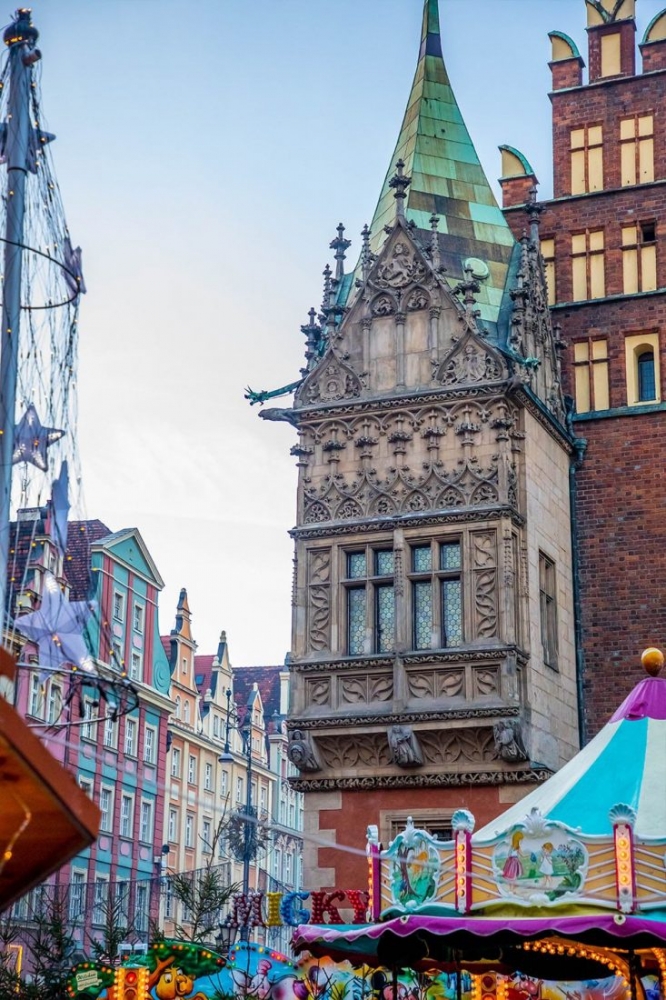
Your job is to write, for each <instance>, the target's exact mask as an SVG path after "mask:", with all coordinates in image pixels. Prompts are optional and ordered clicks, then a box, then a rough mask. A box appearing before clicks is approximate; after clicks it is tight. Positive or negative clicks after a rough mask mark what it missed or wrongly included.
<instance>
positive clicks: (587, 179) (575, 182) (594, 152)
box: [570, 125, 604, 194]
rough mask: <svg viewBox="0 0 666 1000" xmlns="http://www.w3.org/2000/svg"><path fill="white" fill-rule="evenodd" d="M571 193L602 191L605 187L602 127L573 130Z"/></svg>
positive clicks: (588, 126) (590, 126)
mask: <svg viewBox="0 0 666 1000" xmlns="http://www.w3.org/2000/svg"><path fill="white" fill-rule="evenodd" d="M570 149H571V193H572V194H586V193H587V192H588V191H601V190H602V188H603V186H604V147H603V129H602V127H601V125H584V126H583V127H582V128H575V129H572V130H571V135H570Z"/></svg>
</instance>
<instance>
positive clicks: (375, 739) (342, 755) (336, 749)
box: [318, 733, 391, 770]
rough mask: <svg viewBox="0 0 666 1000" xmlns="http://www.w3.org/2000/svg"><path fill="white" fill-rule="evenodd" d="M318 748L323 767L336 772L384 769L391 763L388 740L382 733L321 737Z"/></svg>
mask: <svg viewBox="0 0 666 1000" xmlns="http://www.w3.org/2000/svg"><path fill="white" fill-rule="evenodd" d="M318 747H319V751H320V753H321V758H322V761H323V762H324V763H325V765H326V766H327V767H330V768H335V769H336V770H346V769H349V768H354V767H386V765H387V764H390V763H391V754H390V750H389V745H388V739H387V738H386V736H385V734H383V733H359V734H357V735H354V736H349V735H336V736H328V737H327V736H322V737H321V739H320V740H318Z"/></svg>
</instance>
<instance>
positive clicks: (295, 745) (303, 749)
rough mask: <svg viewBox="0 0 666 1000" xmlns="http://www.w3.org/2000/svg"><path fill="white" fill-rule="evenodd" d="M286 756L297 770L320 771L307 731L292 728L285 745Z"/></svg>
mask: <svg viewBox="0 0 666 1000" xmlns="http://www.w3.org/2000/svg"><path fill="white" fill-rule="evenodd" d="M287 756H288V757H289V760H290V761H291V762H292V764H295V765H296V767H297V768H298V770H299V771H321V763H320V761H319V759H318V757H317V752H316V750H315V747H314V743H313V742H312V740H311V739H310V736H309V734H308V733H304V732H302V731H301V730H300V729H294V731H293V732H292V733H291V736H290V738H289V743H288V745H287Z"/></svg>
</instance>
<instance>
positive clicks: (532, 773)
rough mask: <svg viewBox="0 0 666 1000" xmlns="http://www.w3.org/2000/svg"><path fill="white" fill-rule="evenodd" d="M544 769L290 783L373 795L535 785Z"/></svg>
mask: <svg viewBox="0 0 666 1000" xmlns="http://www.w3.org/2000/svg"><path fill="white" fill-rule="evenodd" d="M552 773H553V772H552V771H549V770H548V769H547V768H543V769H541V768H539V769H537V770H533V769H532V768H530V767H525V768H521V769H520V770H518V769H516V770H515V771H502V770H494V771H491V770H483V769H480V770H466V771H435V772H434V773H433V774H429V773H428V772H425V773H424V772H423V771H420V770H416V771H413V772H411V773H410V772H406V773H402V774H376V775H369V774H366V775H362V776H360V777H353V778H302V779H300V780H298V779H297V780H296V781H294V783H293V788H294V789H295V791H297V792H324V791H332V790H336V789H340V790H343V789H350V790H352V791H373V790H374V789H385V788H460V787H463V788H465V787H468V786H469V785H475V786H476V785H480V786H485V785H523V784H529V785H538V784H542V782H544V781H547V780H548V778H550V777H551V776H552Z"/></svg>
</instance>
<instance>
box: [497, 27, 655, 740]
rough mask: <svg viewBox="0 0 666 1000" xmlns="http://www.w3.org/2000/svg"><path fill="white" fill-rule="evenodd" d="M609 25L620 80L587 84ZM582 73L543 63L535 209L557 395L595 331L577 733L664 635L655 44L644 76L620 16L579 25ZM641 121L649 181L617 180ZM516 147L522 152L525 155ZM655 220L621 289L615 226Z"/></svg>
mask: <svg viewBox="0 0 666 1000" xmlns="http://www.w3.org/2000/svg"><path fill="white" fill-rule="evenodd" d="M617 31H619V32H620V61H621V65H620V70H621V72H620V74H619V75H617V76H613V77H606V78H600V74H601V58H600V49H601V39H602V37H603V36H604V35H607V34H609V33H612V32H617ZM588 40H589V67H590V72H589V79H590V80H591V81H592V82H591V83H588V84H586V85H580V86H578V85H576V83H577V78H578V74H579V72H580V64H579V61H578V60H577V59H567V60H561V61H559V62H554V63H552V64H551V68H552V70H553V86H554V88H555V89H554V90H553V92H552V93H551V100H552V105H553V150H554V156H553V162H554V198H553V199H552V200H551V201H547V202H544V203H542V208H543V211H542V215H541V235H542V238H544V239H549V240H554V243H555V283H556V289H555V303H556V304H555V305H554V307H553V319H554V322H555V323H559V324H560V325H561V327H562V336H563V338H564V340H565V341H566V342H567V344H568V350H567V351H566V353H565V357H564V373H563V378H564V382H565V387H566V392H567V393H568V394H569V395H570V396H572V397H574V396H575V379H574V370H573V367H574V360H575V345H576V343H578V342H580V341H587V340H588V339H592V340H595V339H603V340H605V341H606V342H607V348H608V383H609V385H608V389H609V403H608V407H607V408H604V409H603V410H594V409H592V410H591V411H590V412H587V413H582V414H574V418H573V427H574V431H575V433H576V435H577V436H578V437H580V438H584V439H585V440H586V441H587V448H586V450H585V456H584V460H583V462H582V465H581V466H580V468H579V469H578V471H577V472H576V476H575V480H576V486H575V516H576V524H575V528H574V531H575V537H576V543H577V544H576V550H577V557H578V572H579V581H580V631H581V640H582V641H581V647H580V654H581V660H580V663H579V666H580V669H581V675H582V678H581V679H582V685H583V692H584V698H583V710H584V731H585V736H586V738H587V739H589V738H590V737H591V736H592V735H594V733H595V732H596V731H597V730H598V729H599V728H600V727H601V726H602V725H603V724H604V723H605V722H606V721H607V719H608V717H609V715H610V713H611V712H612V711H613V710H614V708H616V707H617V704H618V701H619V700H620V698H621V697H623V696H624V695H625V694H626V693H627V692H628V691H629V690H630V688H631V687H632V685H633V684H634V683H635V681H636V680H637V679H639V678H640V675H641V671H640V665H639V654H640V651H641V650H642V649H643V648H644V647H645V646H647V645H651V644H656V645H663V644H664V642H665V641H666V606H665V604H666V602H665V601H664V595H663V584H662V580H663V578H664V575H665V573H666V519H665V518H664V477H663V472H662V466H661V458H660V456H661V455H662V454H663V448H665V447H666V405H665V404H664V402H663V400H664V398H665V392H666V386H665V384H664V373H665V370H666V367H665V366H666V353H665V348H666V251H665V250H664V247H663V244H664V239H665V238H666V127H665V126H666V120H665V117H664V111H663V108H664V99H665V98H666V42H664V41H656V42H652V43H649V44H646V45H642V46H641V54H642V56H643V66H644V72H643V73H639V74H638V75H635V43H636V39H635V23H634V21H633V20H628V21H624V22H621V23H618V24H609V25H603V26H599V27H593V28H588ZM633 115H652V116H653V120H654V181H651V182H649V183H638V184H634V185H631V184H628V185H625V186H624V187H623V186H622V175H621V154H620V145H621V144H620V121H621V120H622V119H623V118H629V117H631V116H633ZM598 125H601V126H602V129H603V184H602V185H601V189H600V190H594V191H591V192H590V193H585V194H579V195H571V183H572V182H571V131H572V130H573V129H581V128H582V127H583V126H587V127H593V126H598ZM528 153H529V151H528ZM503 187H504V204H505V212H506V215H507V218H508V220H509V222H510V224H511V225H512V228H513V229H514V231H515V233H516V235H518V236H519V235H520V233H521V232H522V230H523V229H524V227H525V213H524V208H523V207H522V206H517V205H516V204H515V191H516V187H515V185H513V186H510V187H509V186H507V185H506V183H504V184H503ZM633 223H636V224H637V225H638V226H639V229H640V224H641V223H643V224H644V225H648V226H651V225H652V223H654V224H656V232H655V236H656V259H657V263H656V289H655V290H651V291H645V292H642V293H641V292H639V293H637V294H625V292H624V279H623V250H622V227H623V226H624V227H626V226H628V225H631V224H633ZM586 230H588V231H589V230H593V231H597V232H598V231H599V230H603V239H604V252H603V256H604V272H605V295H604V297H601V298H596V299H589V300H581V297H580V295H579V296H577V298H578V301H575V296H574V288H573V280H572V272H573V261H572V256H571V254H572V239H571V238H572V235H575V234H581V233H585V231H586ZM636 334H651V335H654V334H656V335H657V336H658V355H659V359H660V364H659V365H656V366H655V367H656V369H657V372H658V373H659V382H660V383H661V384H660V385H659V384H658V385H657V387H656V401H652V402H648V401H646V402H644V403H642V404H640V405H632V403H633V404H635V400H634V399H631V398H629V397H630V383H631V378H630V375H629V374H628V361H627V352H626V347H625V338H626V337H627V336H633V335H636Z"/></svg>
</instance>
